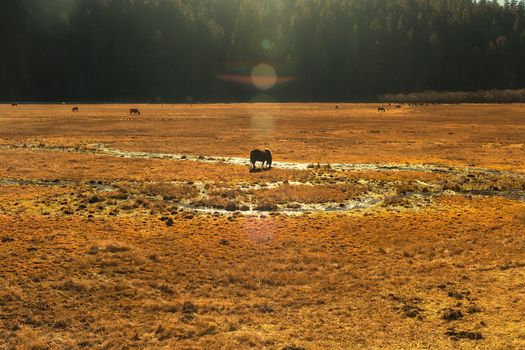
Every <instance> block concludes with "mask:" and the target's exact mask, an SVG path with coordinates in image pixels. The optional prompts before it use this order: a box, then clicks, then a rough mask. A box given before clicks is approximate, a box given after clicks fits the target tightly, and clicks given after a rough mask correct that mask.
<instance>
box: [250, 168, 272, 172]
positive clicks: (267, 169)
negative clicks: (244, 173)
mask: <svg viewBox="0 0 525 350" xmlns="http://www.w3.org/2000/svg"><path fill="white" fill-rule="evenodd" d="M270 170H272V168H253V167H251V168H250V173H262V172H263V171H270Z"/></svg>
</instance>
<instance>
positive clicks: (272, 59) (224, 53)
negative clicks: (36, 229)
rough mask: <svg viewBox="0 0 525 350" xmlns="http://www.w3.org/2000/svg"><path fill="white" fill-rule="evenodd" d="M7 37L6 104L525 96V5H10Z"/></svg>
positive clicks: (109, 0)
mask: <svg viewBox="0 0 525 350" xmlns="http://www.w3.org/2000/svg"><path fill="white" fill-rule="evenodd" d="M0 35H1V37H2V39H3V40H2V48H1V50H0V100H86V101H89V100H90V101H95V100H102V101H117V100H118V101H123V100H142V101H185V100H193V101H197V100H200V101H206V100H250V99H253V98H254V97H255V96H264V97H263V98H266V99H276V100H279V101H282V100H332V99H333V100H335V99H347V100H348V99H359V98H363V99H367V98H374V97H375V96H378V95H380V94H384V93H408V92H413V91H423V90H430V89H432V90H452V91H454V90H465V91H468V90H479V89H516V88H523V87H525V1H523V0H522V1H516V0H513V1H506V2H505V3H504V4H498V2H496V1H486V0H480V1H473V0H286V1H282V0H2V1H0ZM261 64H263V65H261ZM254 67H258V68H255V69H254ZM274 73H275V75H276V79H274V77H273V74H274ZM258 78H261V79H262V80H263V82H262V84H257V83H256V84H253V82H254V81H256V80H257V79H258ZM274 80H275V81H274ZM274 83H275V84H274Z"/></svg>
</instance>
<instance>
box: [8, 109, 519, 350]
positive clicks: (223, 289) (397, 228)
mask: <svg viewBox="0 0 525 350" xmlns="http://www.w3.org/2000/svg"><path fill="white" fill-rule="evenodd" d="M71 107H72V106H71V105H24V104H20V105H19V106H18V107H11V106H10V105H0V259H1V262H2V265H1V268H0V349H33V350H39V349H82V348H84V349H133V348H138V349H279V350H281V349H286V350H293V349H295V350H298V349H357V348H360V349H457V348H461V349H525V255H524V253H525V146H524V143H525V105H519V104H516V105H510V104H509V105H504V104H502V105H432V106H408V105H403V106H402V107H401V108H395V106H385V107H387V111H386V112H385V113H383V112H378V110H377V107H378V105H371V104H338V108H335V105H334V104H328V103H325V104H314V103H311V104H211V105H206V104H194V105H189V104H188V105H138V106H132V105H118V104H115V105H83V104H81V105H78V107H79V111H78V112H75V113H73V112H72V111H71ZM132 107H137V108H139V109H140V111H141V115H140V116H129V109H130V108H132ZM255 147H258V148H270V149H271V150H272V153H273V156H274V165H275V166H274V168H273V169H272V170H269V171H258V172H249V168H248V166H247V158H248V155H249V151H250V149H252V148H255ZM108 150H109V151H108ZM112 152H113V153H112ZM117 152H119V153H117ZM159 154H160V155H159ZM175 155H176V156H175ZM171 156H173V157H174V158H170V157H171ZM229 157H233V158H231V159H230V158H229ZM238 158H243V159H246V161H245V162H246V164H242V162H241V161H239V159H238ZM259 166H260V165H259Z"/></svg>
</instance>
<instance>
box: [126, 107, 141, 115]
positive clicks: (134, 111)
mask: <svg viewBox="0 0 525 350" xmlns="http://www.w3.org/2000/svg"><path fill="white" fill-rule="evenodd" d="M129 114H130V115H131V114H137V115H140V111H139V110H138V109H137V108H131V109H130V110H129Z"/></svg>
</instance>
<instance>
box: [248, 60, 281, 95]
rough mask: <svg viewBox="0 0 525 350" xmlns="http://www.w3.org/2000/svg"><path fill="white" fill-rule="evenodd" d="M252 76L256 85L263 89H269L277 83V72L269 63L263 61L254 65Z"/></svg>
mask: <svg viewBox="0 0 525 350" xmlns="http://www.w3.org/2000/svg"><path fill="white" fill-rule="evenodd" d="M251 78H252V82H253V85H255V87H257V88H258V89H261V90H268V89H271V88H272V87H273V86H274V85H275V82H276V81H277V73H276V72H275V69H274V68H273V67H272V66H270V65H269V64H266V63H261V64H258V65H256V66H255V67H253V69H252V74H251Z"/></svg>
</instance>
